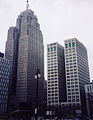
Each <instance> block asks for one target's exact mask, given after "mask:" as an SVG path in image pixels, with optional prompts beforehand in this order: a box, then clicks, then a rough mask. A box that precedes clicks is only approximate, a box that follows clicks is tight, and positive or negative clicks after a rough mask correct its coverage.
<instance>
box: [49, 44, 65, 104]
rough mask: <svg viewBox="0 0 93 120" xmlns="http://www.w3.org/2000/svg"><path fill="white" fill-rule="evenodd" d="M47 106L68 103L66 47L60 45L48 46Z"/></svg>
mask: <svg viewBox="0 0 93 120" xmlns="http://www.w3.org/2000/svg"><path fill="white" fill-rule="evenodd" d="M47 75H48V82H47V105H59V104H60V103H61V102H65V101H66V80H65V58H64V47H63V46H61V45H60V44H59V43H52V44H48V45H47Z"/></svg>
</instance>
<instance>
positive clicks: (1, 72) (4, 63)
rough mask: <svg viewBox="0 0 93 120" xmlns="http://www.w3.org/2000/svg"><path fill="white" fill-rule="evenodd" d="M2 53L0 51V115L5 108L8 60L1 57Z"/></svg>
mask: <svg viewBox="0 0 93 120" xmlns="http://www.w3.org/2000/svg"><path fill="white" fill-rule="evenodd" d="M3 56H4V54H3V53H0V115H1V114H4V113H5V112H6V110H7V100H8V86H9V73H10V61H9V60H7V59H4V58H3Z"/></svg>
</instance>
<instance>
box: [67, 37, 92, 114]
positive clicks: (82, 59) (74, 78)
mask: <svg viewBox="0 0 93 120" xmlns="http://www.w3.org/2000/svg"><path fill="white" fill-rule="evenodd" d="M65 70H66V90H67V102H68V103H69V104H71V105H77V106H80V108H82V112H83V113H84V110H85V102H84V101H85V94H84V85H85V84H87V83H89V82H90V76H89V66H88V57H87V49H86V48H85V46H84V45H83V44H82V43H81V42H79V41H78V40H77V39H76V38H72V39H68V40H65Z"/></svg>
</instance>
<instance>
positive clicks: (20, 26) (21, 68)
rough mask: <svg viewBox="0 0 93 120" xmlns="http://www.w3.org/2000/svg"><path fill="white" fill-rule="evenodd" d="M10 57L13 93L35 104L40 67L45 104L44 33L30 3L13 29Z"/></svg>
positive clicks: (11, 94)
mask: <svg viewBox="0 0 93 120" xmlns="http://www.w3.org/2000/svg"><path fill="white" fill-rule="evenodd" d="M6 58H7V59H9V60H10V61H11V76H10V77H11V80H10V87H9V88H10V91H9V94H10V96H16V99H17V102H18V103H27V104H30V105H35V103H36V85H37V81H36V79H35V74H36V71H37V69H39V70H40V74H41V77H40V79H39V83H38V87H39V88H38V93H39V104H42V103H43V97H44V93H43V92H44V91H43V90H44V45H43V35H42V32H41V30H40V25H39V23H38V19H37V17H36V15H34V12H33V11H32V10H31V9H28V3H27V9H26V10H25V11H23V12H22V13H21V14H20V15H19V16H18V18H17V22H16V27H12V28H10V29H9V32H8V39H7V42H6ZM14 76H15V77H14ZM12 98H13V97H10V99H12ZM10 101H12V100H10Z"/></svg>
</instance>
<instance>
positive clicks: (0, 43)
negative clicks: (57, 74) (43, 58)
mask: <svg viewBox="0 0 93 120" xmlns="http://www.w3.org/2000/svg"><path fill="white" fill-rule="evenodd" d="M29 4H30V8H31V9H32V10H33V11H34V12H35V14H36V15H37V17H38V20H39V23H40V25H41V30H42V32H43V36H44V45H45V46H46V44H48V43H51V42H56V41H58V42H59V43H60V44H62V45H64V40H65V39H68V38H72V37H77V39H78V40H79V41H81V42H82V43H83V44H84V45H85V46H86V48H87V50H88V59H89V68H90V77H91V80H92V79H93V72H92V71H93V0H29ZM25 9H26V0H0V51H1V52H4V51H5V41H6V40H7V31H8V28H9V27H10V26H15V24H16V18H17V16H18V15H19V14H20V12H22V11H23V10H25ZM45 49H46V47H45ZM45 54H46V51H45Z"/></svg>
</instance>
